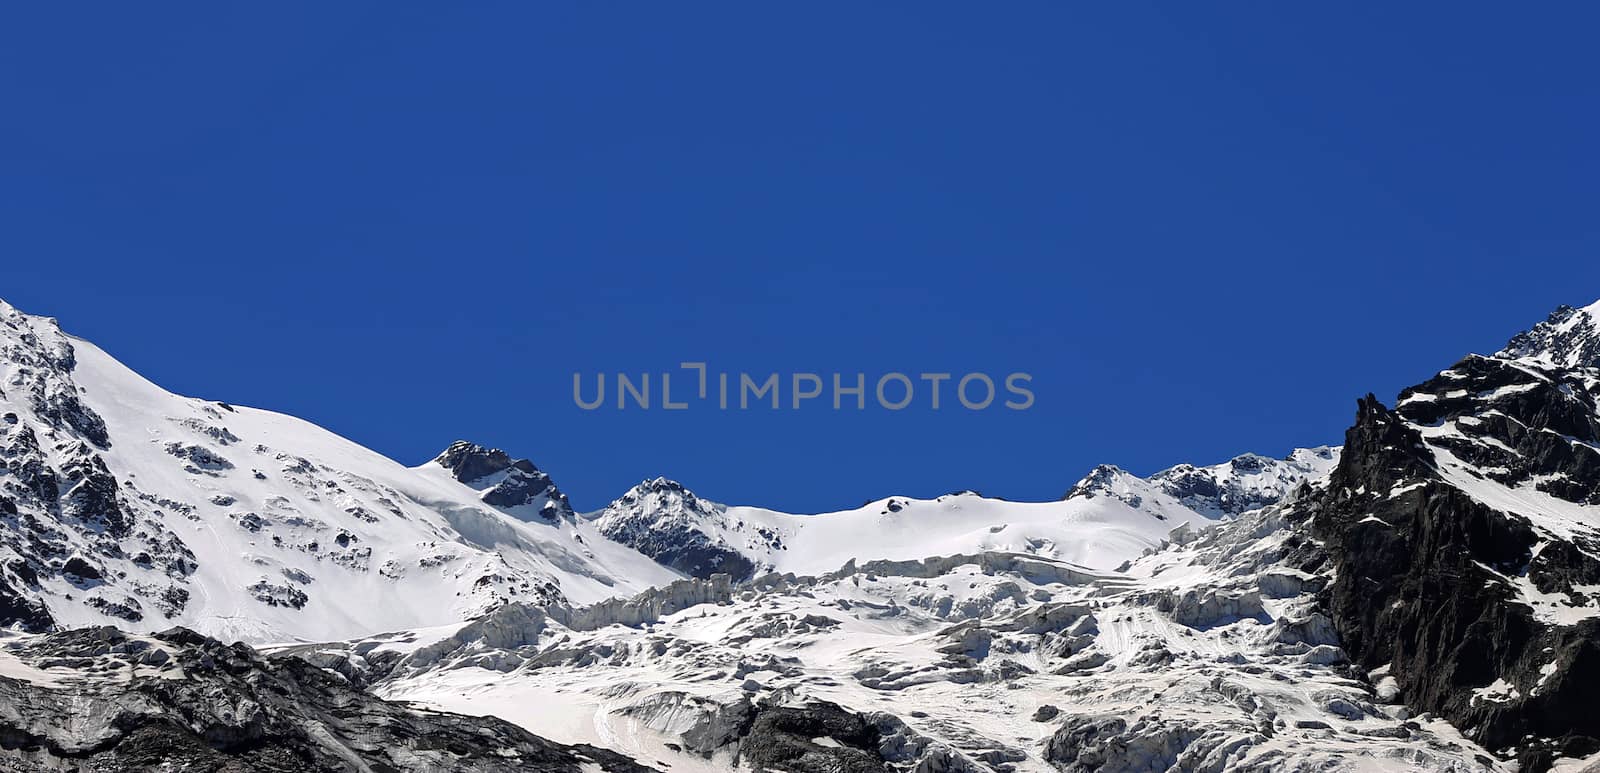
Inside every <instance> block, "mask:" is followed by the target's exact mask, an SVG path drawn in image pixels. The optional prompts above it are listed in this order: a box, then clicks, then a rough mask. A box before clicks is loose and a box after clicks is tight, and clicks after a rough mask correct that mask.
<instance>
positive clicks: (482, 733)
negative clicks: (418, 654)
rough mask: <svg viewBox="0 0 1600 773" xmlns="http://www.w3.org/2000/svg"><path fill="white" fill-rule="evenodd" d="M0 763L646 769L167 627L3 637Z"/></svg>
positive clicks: (296, 769)
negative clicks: (418, 705)
mask: <svg viewBox="0 0 1600 773" xmlns="http://www.w3.org/2000/svg"><path fill="white" fill-rule="evenodd" d="M0 664H3V665H5V666H6V668H4V669H0V671H3V672H4V674H14V675H18V676H10V675H0V768H4V769H5V770H8V771H17V772H18V773H27V772H29V771H106V772H107V773H110V771H129V770H209V771H240V772H241V773H243V771H252V772H258V773H273V772H282V773H305V772H306V771H319V772H320V771H328V772H329V773H333V772H335V771H338V772H339V773H344V771H350V770H371V771H412V770H417V771H421V770H439V771H443V770H450V771H483V772H485V773H488V772H491V771H492V772H496V773H498V772H500V771H506V772H508V773H509V772H510V771H529V770H539V771H552V772H555V771H562V772H569V773H580V771H595V770H604V771H618V772H619V773H638V772H642V771H646V770H651V769H650V768H646V767H644V766H641V765H638V764H636V763H634V762H633V761H631V760H629V759H627V758H625V757H623V756H621V755H619V754H616V753H613V752H609V751H604V750H600V749H594V748H591V747H584V746H566V745H562V744H557V743H553V742H550V741H547V740H545V739H543V738H540V737H538V736H535V735H533V734H531V733H529V732H527V731H525V730H523V729H521V728H518V727H516V726H514V725H511V724H509V723H506V722H503V721H501V720H498V719H494V718H492V717H466V716H460V715H455V714H445V713H437V712H429V713H419V712H415V711H412V710H409V709H406V708H403V707H402V706H400V705H398V704H394V703H389V702H387V701H383V700H380V699H378V698H375V697H373V696H371V695H368V694H366V693H363V692H359V691H357V690H355V689H354V688H352V687H350V686H349V685H348V684H347V683H346V682H345V681H343V680H341V679H340V678H339V677H337V676H334V675H332V674H329V673H328V672H326V671H323V670H322V669H319V668H317V667H315V666H313V665H311V664H309V663H307V662H305V661H303V660H300V659H298V658H282V659H273V660H267V659H263V658H262V657H261V656H259V655H258V654H257V653H256V652H254V651H253V650H251V649H250V648H248V647H246V646H244V645H242V644H236V645H233V646H231V647H230V646H225V645H223V644H221V643H220V642H217V641H215V640H213V639H208V638H205V637H203V636H200V635H199V634H195V633H193V632H190V631H187V630H184V629H181V628H175V629H172V630H170V631H166V632H164V633H160V634H156V635H155V636H151V637H135V636H130V635H128V634H125V633H122V632H120V631H117V630H115V629H112V628H85V629H79V630H76V631H71V632H66V633H57V634H50V635H47V636H42V637H28V638H23V639H14V640H11V641H4V640H0Z"/></svg>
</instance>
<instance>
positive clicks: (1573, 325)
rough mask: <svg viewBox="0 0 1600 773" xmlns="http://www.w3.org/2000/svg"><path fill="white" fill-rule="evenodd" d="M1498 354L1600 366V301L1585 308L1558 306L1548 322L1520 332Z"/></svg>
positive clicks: (1564, 365) (1570, 365)
mask: <svg viewBox="0 0 1600 773" xmlns="http://www.w3.org/2000/svg"><path fill="white" fill-rule="evenodd" d="M1496 356H1497V357H1504V358H1510V359H1527V360H1535V361H1539V362H1543V363H1546V364H1549V365H1553V366H1556V367H1560V368H1575V367H1591V368H1594V367H1600V301H1596V302H1595V303H1592V304H1590V305H1588V306H1585V307H1583V308H1581V309H1576V308H1573V307H1571V306H1560V307H1558V308H1557V309H1556V310H1555V311H1553V312H1551V313H1550V316H1549V318H1547V319H1545V321H1543V322H1540V323H1539V324H1537V325H1534V326H1533V327H1532V328H1530V329H1528V330H1525V331H1523V332H1521V333H1518V334H1517V335H1516V336H1515V337H1513V338H1512V339H1511V341H1510V342H1508V343H1507V344H1506V347H1505V348H1504V349H1501V350H1500V351H1499V353H1497V354H1496Z"/></svg>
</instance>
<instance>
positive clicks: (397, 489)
mask: <svg viewBox="0 0 1600 773" xmlns="http://www.w3.org/2000/svg"><path fill="white" fill-rule="evenodd" d="M467 455H469V454H465V453H464V452H463V450H462V447H461V446H459V445H458V446H452V447H451V449H450V450H448V451H446V452H445V454H444V455H442V456H441V457H440V458H441V460H448V459H452V458H456V457H464V456H467ZM483 457H484V459H485V463H486V464H489V465H490V466H493V464H494V463H496V462H497V461H498V458H499V457H497V456H495V455H494V454H492V453H487V454H484V455H483ZM0 461H3V463H4V470H3V475H0V526H3V528H0V567H3V569H0V614H3V616H4V618H5V619H7V620H10V621H16V622H20V623H21V624H23V625H24V626H25V627H28V628H32V629H43V628H45V627H48V626H50V625H51V624H55V625H61V626H69V627H75V626H83V625H100V624H109V625H117V626H121V627H124V628H128V629H132V630H141V631H150V630H159V629H162V628H168V627H171V626H173V625H177V624H182V625H185V626H189V627H191V628H194V629H196V630H198V631H201V632H204V633H207V634H211V635H215V636H219V637H222V638H225V639H235V638H237V639H243V640H246V641H281V640H289V639H329V638H340V637H347V636H353V635H359V634H364V633H371V632H374V631H379V630H388V629H397V628H414V627H418V626H428V625H439V624H444V623H449V622H452V621H459V620H463V619H467V618H470V617H472V616H473V615H476V614H480V613H482V612H485V611H487V610H489V609H492V608H494V607H495V606H498V605H499V604H502V603H505V602H507V601H512V600H531V601H552V600H561V599H566V600H572V601H597V600H600V599H602V598H606V597H609V596H613V595H617V594H622V595H629V594H632V593H635V592H638V591H639V590H642V589H644V588H647V587H650V586H652V585H657V584H660V583H662V582H669V581H671V580H673V579H675V578H676V577H677V575H676V574H675V573H673V572H671V571H670V570H667V569H664V568H662V567H660V566H658V565H656V564H655V563H654V562H651V561H648V560H646V559H644V558H643V557H642V556H640V555H639V554H638V553H637V552H635V551H633V550H631V549H628V548H626V547H622V546H619V545H616V544H615V543H612V542H610V541H608V540H606V539H604V538H603V537H600V536H599V535H598V533H597V532H596V531H595V530H594V528H593V527H592V526H589V525H588V524H584V523H578V522H576V519H573V518H571V517H570V516H568V517H561V516H562V515H564V513H563V511H562V508H563V507H564V506H565V504H566V502H565V497H562V496H560V495H559V492H556V491H555V490H554V488H553V487H552V486H548V485H540V482H541V479H540V477H539V474H537V471H536V470H533V471H531V472H530V470H529V469H527V468H531V465H525V464H523V463H521V462H515V463H508V464H507V465H506V467H505V468H504V469H499V470H494V471H492V472H488V473H486V474H485V475H483V476H479V477H478V478H475V479H473V480H470V481H468V482H467V483H463V482H461V481H460V480H458V479H457V477H456V475H455V473H453V472H452V471H451V470H447V469H445V467H444V466H441V463H438V462H436V463H430V464H428V465H424V466H423V467H421V468H416V469H408V468H406V467H404V466H402V465H400V464H397V463H395V462H393V461H391V460H389V459H386V458H384V457H383V456H381V455H379V454H376V453H374V452H372V451H369V450H367V449H365V448H362V447H360V446H358V445H356V444H355V443H352V442H350V441H348V440H346V439H344V438H341V437H339V436H337V435H335V434H333V433H331V432H328V431H326V430H324V429H321V428H319V427H316V426H314V425H311V424H309V423H307V422H304V421H301V420H299V419H295V418H293V417H290V416H284V415H282V414H277V413H271V412H269V411H262V410H257V409H253V408H246V407H243V406H235V405H229V404H227V403H221V402H214V401H207V400H200V399H194V398H187V397H180V396H177V395H174V394H171V393H169V392H167V391H165V390H163V389H161V388H159V387H157V386H155V385H154V384H151V383H150V382H148V381H146V380H145V379H143V378H141V377H140V376H139V375H137V374H136V373H134V372H133V371H131V370H129V369H127V368H126V367H124V366H122V365H121V364H120V363H118V362H117V361H116V360H114V359H112V358H111V357H110V356H108V355H107V354H106V353H105V352H103V351H101V350H100V349H98V348H96V347H95V346H93V345H92V344H89V343H87V342H85V341H82V340H79V339H75V338H72V337H71V336H68V335H66V334H64V333H63V332H62V331H61V329H60V327H59V326H58V325H57V324H56V322H55V321H54V320H51V319H46V318H42V317H35V316H29V315H26V314H23V313H21V312H19V311H17V310H16V309H14V308H12V307H10V306H8V305H3V304H0ZM458 469H465V467H459V468H458ZM480 489H485V490H482V491H480ZM566 513H570V508H567V510H566ZM546 514H548V515H550V516H554V517H544V516H545V515H546ZM530 520H531V521H533V522H531V523H530V522H527V521H530Z"/></svg>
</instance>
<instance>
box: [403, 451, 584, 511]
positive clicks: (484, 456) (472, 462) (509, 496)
mask: <svg viewBox="0 0 1600 773" xmlns="http://www.w3.org/2000/svg"><path fill="white" fill-rule="evenodd" d="M433 461H434V463H435V464H437V465H439V466H440V467H443V468H445V469H446V470H449V471H450V474H451V475H452V476H454V477H455V479H456V480H458V481H461V482H462V483H465V484H466V485H468V486H471V487H473V488H476V489H478V490H480V491H482V492H483V493H482V494H481V495H480V496H481V498H482V499H483V501H484V502H485V503H487V504H491V505H494V506H495V507H499V508H503V509H507V510H512V509H515V508H520V507H526V506H536V507H537V508H538V516H539V517H540V518H542V519H544V520H546V521H552V522H554V521H558V520H562V519H567V520H571V519H572V518H574V517H576V514H575V513H574V512H573V510H572V504H571V502H569V501H568V499H567V495H566V494H564V493H562V492H561V490H560V489H558V488H556V484H555V481H553V480H551V479H550V476H549V475H547V474H545V472H544V471H543V470H540V469H539V468H538V467H536V466H534V464H533V462H530V461H528V460H527V459H513V458H511V455H510V454H508V453H506V452H505V451H502V450H500V449H498V448H485V447H483V446H480V445H478V444H476V443H469V442H467V441H465V440H457V441H456V442H454V443H451V444H450V447H449V448H446V449H445V450H444V453H441V454H439V455H438V456H437V457H435V458H434V460H433Z"/></svg>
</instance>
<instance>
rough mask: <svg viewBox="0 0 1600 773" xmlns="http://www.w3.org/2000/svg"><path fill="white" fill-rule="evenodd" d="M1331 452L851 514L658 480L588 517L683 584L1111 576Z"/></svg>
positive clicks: (1259, 503)
mask: <svg viewBox="0 0 1600 773" xmlns="http://www.w3.org/2000/svg"><path fill="white" fill-rule="evenodd" d="M1338 459H1339V450H1338V449H1337V448H1328V447H1319V448H1310V449H1297V450H1296V451H1294V452H1293V453H1292V454H1290V455H1289V457H1288V458H1286V459H1271V458H1268V457H1264V456H1260V455H1257V454H1245V455H1243V456H1239V457H1236V458H1234V459H1232V460H1229V461H1227V462H1224V463H1222V464H1217V465H1212V466H1209V467H1196V466H1194V465H1189V464H1183V465H1178V466H1176V467H1172V468H1170V469H1166V470H1162V471H1161V472H1158V473H1156V474H1154V475H1152V476H1150V477H1149V478H1148V479H1145V478H1139V477H1137V476H1135V475H1132V474H1131V473H1128V472H1125V471H1123V470H1121V469H1119V468H1117V467H1114V466H1111V465H1101V466H1100V467H1097V468H1095V469H1094V470H1092V471H1091V472H1090V473H1089V474H1088V475H1087V476H1085V477H1084V478H1083V479H1082V480H1080V481H1079V482H1078V483H1077V484H1076V485H1074V486H1073V487H1072V489H1071V490H1070V491H1069V492H1068V493H1067V495H1066V496H1065V497H1063V498H1062V500H1061V501H1059V502H1011V501H1007V500H1003V499H991V498H987V497H983V496H980V495H978V494H976V493H974V492H970V491H963V492H957V493H954V494H947V495H945V496H941V497H937V498H935V499H914V498H910V497H888V498H885V499H880V500H876V501H873V502H868V503H867V504H865V505H862V506H861V507H858V508H855V509H853V510H844V511H839V512H831V513H818V514H812V515H796V514H791V513H783V512H778V511H774V510H766V509H763V508H758V507H729V506H726V505H722V504H718V503H716V502H712V501H709V500H706V499H703V498H701V497H698V496H696V495H695V494H694V493H693V492H691V491H689V490H688V489H687V488H685V487H684V486H683V485H682V484H680V483H678V482H676V481H671V480H666V479H664V478H657V479H655V480H651V481H645V482H643V483H640V484H639V485H637V486H635V487H633V489H631V490H630V491H628V492H627V493H626V494H624V495H623V496H622V497H621V498H619V499H617V500H616V501H615V502H612V503H611V504H610V505H609V506H607V507H606V508H605V509H604V510H601V511H600V512H598V513H593V514H590V515H589V516H588V518H590V519H591V520H593V521H594V523H595V524H596V525H597V526H598V527H599V529H600V531H601V533H603V534H605V535H606V536H607V537H609V538H611V539H613V540H615V541H617V542H620V543H622V544H625V545H630V546H632V547H634V548H636V549H637V550H639V551H640V552H642V553H644V554H645V555H648V556H651V557H653V558H655V559H657V560H658V561H661V562H662V563H664V564H666V565H667V566H670V567H672V568H673V569H676V570H678V571H680V572H683V573H684V574H686V575H689V576H692V577H701V578H704V577H710V576H711V575H712V574H715V573H726V574H729V575H731V576H733V577H734V578H735V579H740V580H742V579H747V578H749V577H751V576H753V575H756V574H759V573H762V572H774V571H776V572H794V573H797V574H817V573H822V572H827V571H831V570H834V569H837V568H839V567H840V566H843V565H844V564H845V562H847V561H850V560H858V561H868V560H875V559H895V560H903V559H915V558H924V557H927V556H935V555H956V554H974V553H983V552H1008V553H1025V554H1031V555H1038V556H1043V557H1047V558H1054V559H1060V560H1065V561H1069V562H1071V563H1074V564H1077V565H1080V566H1084V567H1088V568H1099V569H1110V568H1112V567H1115V566H1117V565H1118V564H1121V563H1123V562H1124V561H1127V560H1128V559H1131V558H1133V557H1135V556H1138V555H1139V554H1140V553H1142V552H1144V551H1146V550H1148V549H1151V548H1154V547H1156V546H1159V545H1160V544H1161V543H1163V542H1164V541H1166V540H1167V538H1168V537H1169V536H1170V534H1171V532H1172V531H1173V530H1174V529H1181V528H1185V527H1193V528H1199V527H1201V526H1204V525H1207V524H1209V523H1211V522H1212V521H1215V520H1217V519H1220V518H1226V517H1232V516H1236V515H1239V514H1241V513H1244V512H1246V511H1249V510H1255V509H1259V508H1262V507H1266V506H1267V505H1271V504H1273V503H1275V502H1277V501H1279V500H1280V499H1282V498H1283V497H1284V496H1286V495H1287V494H1288V493H1289V492H1290V491H1292V490H1294V488H1295V487H1297V486H1298V485H1300V484H1301V483H1303V482H1305V481H1308V480H1315V479H1317V478H1321V477H1326V475H1327V474H1328V472H1329V471H1330V470H1331V469H1333V466H1334V465H1335V464H1337V463H1338Z"/></svg>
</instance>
